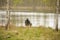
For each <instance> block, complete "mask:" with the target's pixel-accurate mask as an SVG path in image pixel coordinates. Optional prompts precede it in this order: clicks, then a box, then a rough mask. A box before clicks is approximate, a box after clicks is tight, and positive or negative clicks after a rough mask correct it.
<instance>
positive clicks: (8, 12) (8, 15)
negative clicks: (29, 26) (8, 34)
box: [5, 0, 10, 30]
mask: <svg viewBox="0 0 60 40" xmlns="http://www.w3.org/2000/svg"><path fill="white" fill-rule="evenodd" d="M7 18H8V21H7V24H6V26H5V29H6V30H8V27H9V26H8V25H9V24H10V11H9V0H7Z"/></svg>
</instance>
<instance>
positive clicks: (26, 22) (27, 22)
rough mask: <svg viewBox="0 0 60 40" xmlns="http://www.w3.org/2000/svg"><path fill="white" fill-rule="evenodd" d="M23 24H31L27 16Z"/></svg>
mask: <svg viewBox="0 0 60 40" xmlns="http://www.w3.org/2000/svg"><path fill="white" fill-rule="evenodd" d="M25 25H26V26H31V25H32V24H31V23H30V21H29V19H28V18H27V19H26V20H25Z"/></svg>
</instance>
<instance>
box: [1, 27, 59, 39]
mask: <svg viewBox="0 0 60 40" xmlns="http://www.w3.org/2000/svg"><path fill="white" fill-rule="evenodd" d="M0 40H60V31H58V32H56V31H55V30H53V29H51V28H45V27H39V28H28V27H26V28H16V29H12V30H4V29H1V28H0Z"/></svg>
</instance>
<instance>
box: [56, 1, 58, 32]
mask: <svg viewBox="0 0 60 40" xmlns="http://www.w3.org/2000/svg"><path fill="white" fill-rule="evenodd" d="M58 14H59V0H57V8H56V31H58Z"/></svg>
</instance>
